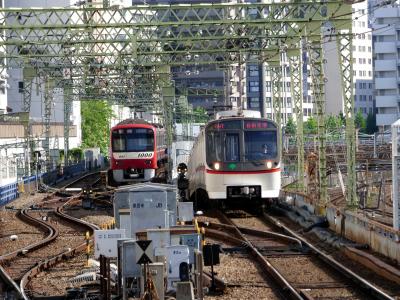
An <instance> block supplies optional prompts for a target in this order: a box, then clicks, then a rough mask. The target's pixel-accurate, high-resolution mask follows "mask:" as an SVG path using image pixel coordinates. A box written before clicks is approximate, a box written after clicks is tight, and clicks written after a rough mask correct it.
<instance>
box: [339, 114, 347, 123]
mask: <svg viewBox="0 0 400 300" xmlns="http://www.w3.org/2000/svg"><path fill="white" fill-rule="evenodd" d="M339 119H340V123H341V124H342V125H346V117H345V116H344V114H343V112H340V113H339Z"/></svg>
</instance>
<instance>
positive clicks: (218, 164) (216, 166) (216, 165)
mask: <svg viewBox="0 0 400 300" xmlns="http://www.w3.org/2000/svg"><path fill="white" fill-rule="evenodd" d="M220 167H221V165H220V163H219V162H216V163H214V169H215V170H217V171H218V170H219V168H220Z"/></svg>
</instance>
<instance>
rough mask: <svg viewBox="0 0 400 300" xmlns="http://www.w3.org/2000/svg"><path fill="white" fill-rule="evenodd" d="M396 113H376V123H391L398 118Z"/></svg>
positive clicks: (382, 124)
mask: <svg viewBox="0 0 400 300" xmlns="http://www.w3.org/2000/svg"><path fill="white" fill-rule="evenodd" d="M398 119H399V118H398V115H397V114H376V125H377V126H384V125H391V124H393V123H394V122H396V121H397V120H398Z"/></svg>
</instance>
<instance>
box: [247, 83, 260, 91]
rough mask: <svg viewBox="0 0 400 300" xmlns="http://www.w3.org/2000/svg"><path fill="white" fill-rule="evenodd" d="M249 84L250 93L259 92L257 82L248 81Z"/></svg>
mask: <svg viewBox="0 0 400 300" xmlns="http://www.w3.org/2000/svg"><path fill="white" fill-rule="evenodd" d="M249 84H250V92H259V91H260V87H259V82H258V81H250V82H249Z"/></svg>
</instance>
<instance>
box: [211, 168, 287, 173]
mask: <svg viewBox="0 0 400 300" xmlns="http://www.w3.org/2000/svg"><path fill="white" fill-rule="evenodd" d="M280 170H281V168H276V169H270V170H260V171H216V170H208V169H207V170H206V172H207V173H208V174H230V175H239V174H264V173H275V172H279V171H280Z"/></svg>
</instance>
